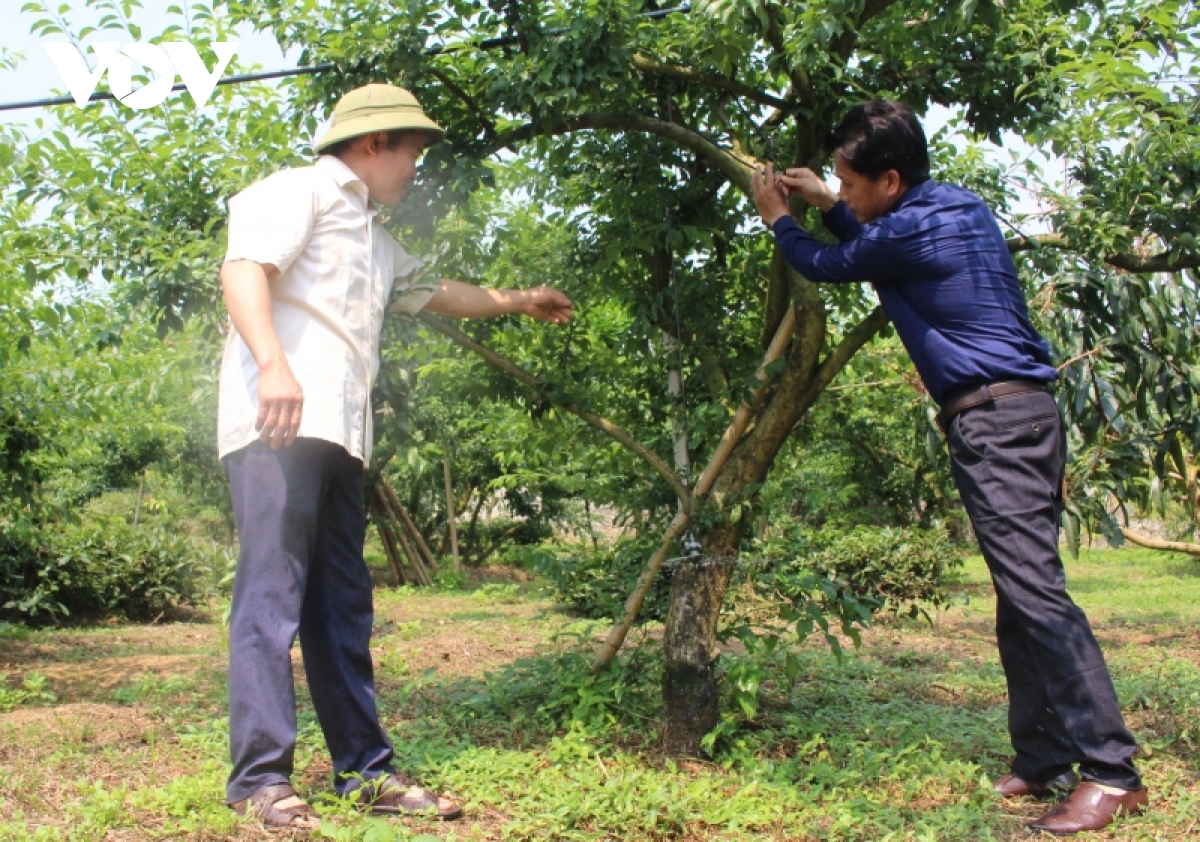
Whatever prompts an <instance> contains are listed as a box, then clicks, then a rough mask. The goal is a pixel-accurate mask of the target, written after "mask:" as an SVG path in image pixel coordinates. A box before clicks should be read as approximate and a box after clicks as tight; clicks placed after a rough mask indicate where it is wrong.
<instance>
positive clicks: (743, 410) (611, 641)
mask: <svg viewBox="0 0 1200 842" xmlns="http://www.w3.org/2000/svg"><path fill="white" fill-rule="evenodd" d="M795 330H796V315H795V313H794V312H793V311H791V310H789V311H788V313H787V315H786V316H785V317H784V320H783V322H782V323H781V324H780V325H779V328H778V329H777V330H776V331H775V337H774V339H772V340H771V344H770V346H769V347H768V348H767V352H766V354H764V355H763V361H762V365H760V366H759V367H758V371H757V372H756V373H755V376H756V377H757V378H758V380H759V384H760V385H759V387H758V388H757V389H755V391H754V394H753V395H752V396H751V398H750V401H749V403H743V404H742V405H741V406H739V407H738V410H737V412H736V413H735V414H734V416H733V421H731V422H730V424H729V427H728V428H726V430H725V434H724V435H723V436H721V441H720V442H719V443H718V444H717V449H716V450H715V451H714V452H713V455H712V458H711V459H709V460H708V464H707V465H706V466H705V467H704V471H703V472H702V473H701V474H700V479H699V480H697V481H696V485H695V487H694V488H693V489H692V506H691V508H694V507H695V506H696V505H697V504H698V503H699V502H700V501H701V500H703V499H704V498H705V497H706V496H707V495H708V492H709V491H710V490H712V487H713V484H714V483H715V482H716V481H717V477H719V476H720V475H721V471H722V470H723V469H724V468H725V464H726V463H727V462H728V461H729V457H730V455H731V454H732V453H733V449H734V446H735V445H736V444H737V443H738V442H739V441H740V440H741V438H742V434H743V433H745V431H746V426H747V425H748V424H749V423H750V419H751V418H753V417H754V413H755V412H756V411H757V410H758V407H759V406H761V405H762V401H763V398H764V397H765V396H766V394H767V387H768V386H769V385H770V383H771V376H770V375H769V374H768V373H767V367H768V366H769V365H770V364H771V363H773V362H775V360H777V359H779V358H780V357H781V356H782V355H783V352H784V351H785V350H787V346H788V343H789V342H790V341H791V339H792V333H793V332H795ZM687 525H688V508H687V507H684V508H681V509H680V510H679V512H677V513H676V515H675V517H674V519H673V520H672V521H671V523H670V525H669V526H667V531H666V532H665V533H664V534H663V537H662V543H660V544H659V546H658V549H657V550H655V551H654V555H652V556H650V559H649V560H648V561H647V562H646V566H645V567H644V568H643V569H642V573H641V575H640V576H638V580H637V582H636V583H635V584H634V586H633V590H632V591H631V592H630V594H629V597H628V598H627V599H626V600H625V610H624V611H623V612H622V614H621V618H620V619H619V620H617V622H616V623H614V624H613V627H612V629H611V630H610V631H609V633H608V637H607V638H606V639H605V641H604V645H603V646H601V647H600V649H599V650H598V651H597V652H596V657H595V659H594V660H593V661H592V672H603V671H604V670H606V669H608V665H609V664H610V663H612V659H613V658H614V657H616V654H617V650H619V649H620V648H621V644H622V643H624V642H625V636H626V635H627V634H629V629H630V628H632V627H633V621H634V620H636V619H637V615H638V613H639V612H640V611H641V610H642V603H644V602H645V601H646V595H647V594H649V593H650V586H651V585H652V584H654V577H655V576H657V575H658V571H659V569H661V568H662V564H663V561H664V560H666V557H667V551H668V550H669V549H670V548H671V542H673V541H674V540H675V539H676V538H678V537H679V536H680V535H681V534H683V530H684V528H685V527H686V526H687Z"/></svg>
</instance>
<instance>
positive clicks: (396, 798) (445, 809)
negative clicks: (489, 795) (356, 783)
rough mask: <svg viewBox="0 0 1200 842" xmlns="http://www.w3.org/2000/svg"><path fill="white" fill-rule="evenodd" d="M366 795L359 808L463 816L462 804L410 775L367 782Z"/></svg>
mask: <svg viewBox="0 0 1200 842" xmlns="http://www.w3.org/2000/svg"><path fill="white" fill-rule="evenodd" d="M362 789H363V795H364V796H366V797H365V798H364V799H363V800H362V802H361V804H360V808H361V809H363V810H370V811H371V812H372V813H386V814H389V815H397V814H401V813H414V814H421V813H426V814H429V815H433V811H435V810H436V811H437V817H438V818H439V819H441V820H442V821H445V822H452V821H454V820H455V819H458V818H461V817H462V813H463V811H462V807H460V806H459V805H458V804H455V803H454V802H453V801H452V800H450V799H449V798H447V797H446V796H444V795H434V794H433V793H432V792H430V791H429V790H427V789H425V788H424V787H421V786H418V785H417V782H416V781H414V780H413V779H412V778H410V777H408V776H407V775H388V776H387V777H386V778H382V779H377V780H374V781H367V782H366V783H364V784H363V786H362Z"/></svg>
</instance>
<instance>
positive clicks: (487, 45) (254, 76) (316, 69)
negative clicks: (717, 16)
mask: <svg viewBox="0 0 1200 842" xmlns="http://www.w3.org/2000/svg"><path fill="white" fill-rule="evenodd" d="M691 10H692V6H691V4H690V3H684V4H683V5H681V6H675V7H673V8H670V9H654V10H652V11H649V12H642V17H644V18H647V19H648V20H662V19H663V18H665V17H667V16H668V15H673V14H677V13H681V14H687V13H688V12H690V11H691ZM569 31H570V28H569V27H561V28H559V29H549V30H546V32H544V33H542V34H543V35H544V36H546V37H550V38H557V37H558V36H560V35H565V34H566V33H567V32H569ZM519 42H520V38H519V36H516V35H501V36H498V37H496V38H485V39H484V40H482V41H480V42H479V43H478V45H476V46H477V48H478V49H480V50H494V49H497V48H499V47H511V46H513V45H515V44H517V43H519ZM470 46H471V45H470V44H455V45H453V46H451V47H440V46H437V47H431V48H430V49H429V50H428V51H426V55H430V56H436V55H441V54H442V53H444V52H451V51H454V52H457V51H458V50H461V49H466V48H468V47H470ZM335 69H337V65H336V64H334V63H333V62H325V63H323V64H312V65H305V66H302V67H293V68H290V69H288V70H267V71H264V72H261V73H243V74H240V75H237V76H226V77H225V78H223V79H218V80H217V84H218V85H240V84H242V83H243V82H259V81H262V80H263V79H282V78H285V77H288V76H311V75H313V74H315V73H325V72H326V71H329V70H335ZM185 87H186V86H185V85H184V84H183V83H182V82H178V83H176V84H175V85H172V86H171V90H172V91H182V90H183V89H184V88H185ZM110 99H116V97H115V96H113V94H111V93H110V92H108V91H97V92H96V93H94V94H92V95H91V96H90V97H88V102H101V101H103V100H110ZM74 101H75V98H74V97H69V96H60V97H49V98H47V99H31V100H27V101H25V102H7V103H0V111H16V110H17V109H20V108H45V107H47V106H50V105H69V104H71V103H73V102H74Z"/></svg>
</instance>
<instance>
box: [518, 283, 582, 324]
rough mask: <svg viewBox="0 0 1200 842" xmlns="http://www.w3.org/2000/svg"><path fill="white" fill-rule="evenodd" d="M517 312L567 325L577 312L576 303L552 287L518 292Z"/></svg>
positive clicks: (552, 322) (544, 320) (532, 317)
mask: <svg viewBox="0 0 1200 842" xmlns="http://www.w3.org/2000/svg"><path fill="white" fill-rule="evenodd" d="M518 294H519V295H520V296H521V299H520V300H519V301H518V304H517V306H518V307H519V309H518V310H517V312H519V313H523V314H524V315H526V316H529V318H531V319H538V320H540V321H543V322H550V323H551V324H556V325H565V324H566V323H567V322H569V321H571V314H572V313H574V312H575V304H574V303H573V302H572V301H571V299H569V298H567V297H566V296H565V295H563V294H562V293H561V292H559V291H558V290H556V289H551V288H550V287H536V288H535V289H527V290H523V291H522V292H520V293H518Z"/></svg>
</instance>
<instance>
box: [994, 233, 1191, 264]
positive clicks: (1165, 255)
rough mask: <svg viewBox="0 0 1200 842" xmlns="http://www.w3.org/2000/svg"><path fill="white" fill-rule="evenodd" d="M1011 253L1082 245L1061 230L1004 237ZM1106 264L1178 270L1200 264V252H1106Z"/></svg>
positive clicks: (1068, 249)
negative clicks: (1070, 239) (1075, 242)
mask: <svg viewBox="0 0 1200 842" xmlns="http://www.w3.org/2000/svg"><path fill="white" fill-rule="evenodd" d="M1006 242H1007V243H1008V251H1009V253H1010V254H1016V253H1017V252H1021V251H1036V250H1037V249H1041V248H1050V249H1060V250H1062V251H1074V252H1082V251H1083V249H1082V248H1080V247H1078V246H1076V245H1073V244H1072V243H1071V242H1069V241H1068V240H1067V238H1066V237H1064V236H1063V235H1062V234H1040V235H1038V236H1036V237H1013V238H1012V239H1010V240H1007V241H1006ZM1103 260H1104V262H1105V263H1107V264H1108V265H1109V266H1113V267H1115V268H1117V269H1124V270H1125V271H1126V272H1134V273H1143V272H1178V271H1179V270H1181V269H1198V268H1200V254H1196V253H1191V254H1189V253H1187V252H1183V251H1178V250H1173V251H1163V252H1159V253H1158V254H1150V255H1145V256H1143V255H1140V254H1109V255H1105V256H1104V258H1103Z"/></svg>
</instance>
